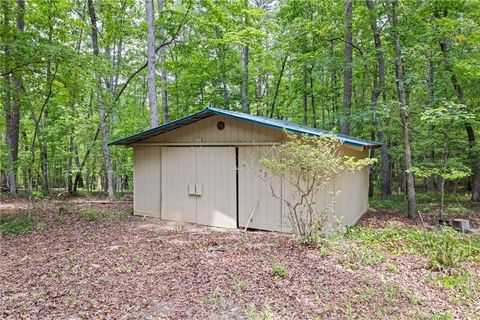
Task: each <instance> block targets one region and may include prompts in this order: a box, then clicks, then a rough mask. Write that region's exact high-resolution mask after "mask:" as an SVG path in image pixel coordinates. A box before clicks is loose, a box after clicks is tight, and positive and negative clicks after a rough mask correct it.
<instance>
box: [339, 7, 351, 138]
mask: <svg viewBox="0 0 480 320" xmlns="http://www.w3.org/2000/svg"><path fill="white" fill-rule="evenodd" d="M344 19H345V47H344V55H345V57H344V69H343V122H342V133H343V134H350V117H351V108H352V60H353V47H352V41H353V36H352V0H347V1H346V6H345V17H344Z"/></svg>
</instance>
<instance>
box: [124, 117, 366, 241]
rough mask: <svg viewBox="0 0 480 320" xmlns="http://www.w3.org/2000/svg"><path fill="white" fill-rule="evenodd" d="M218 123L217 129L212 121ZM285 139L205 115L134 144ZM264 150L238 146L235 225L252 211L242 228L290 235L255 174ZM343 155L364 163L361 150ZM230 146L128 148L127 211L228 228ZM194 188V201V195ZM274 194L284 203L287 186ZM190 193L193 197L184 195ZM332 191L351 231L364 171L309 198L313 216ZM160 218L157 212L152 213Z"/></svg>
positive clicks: (280, 208) (361, 205)
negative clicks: (130, 204) (130, 196)
mask: <svg viewBox="0 0 480 320" xmlns="http://www.w3.org/2000/svg"><path fill="white" fill-rule="evenodd" d="M218 121H223V122H225V129H224V130H218V129H217V122H218ZM284 139H285V134H284V132H282V131H281V130H277V129H272V128H267V127H264V126H258V125H255V124H252V123H249V122H245V121H239V120H235V119H231V118H228V117H224V116H212V117H209V118H206V119H203V120H199V121H197V122H195V123H192V124H190V125H187V126H184V127H181V128H178V129H175V130H173V131H170V132H168V133H164V134H161V135H158V136H156V137H152V138H149V139H147V140H144V141H142V143H173V144H175V143H182V144H188V143H192V144H193V143H196V144H198V143H205V144H208V143H216V144H225V145H232V146H235V145H236V144H237V145H238V144H240V143H272V142H274V143H277V142H281V141H283V140H284ZM268 148H270V147H268V146H262V147H259V146H244V145H243V146H242V145H239V146H238V162H239V168H238V197H239V199H238V206H239V207H238V214H239V216H238V221H239V226H240V227H244V226H246V225H247V221H248V219H249V216H250V214H251V212H252V210H253V209H254V208H255V206H256V205H257V203H258V207H257V209H256V210H255V213H254V215H253V217H252V219H251V221H250V224H249V227H250V228H256V229H263V230H272V231H282V232H291V226H290V223H289V218H288V209H287V207H286V206H285V205H284V204H282V201H281V200H279V199H277V198H275V197H273V196H272V194H271V190H270V188H269V186H268V185H266V184H265V182H263V181H262V180H261V179H259V178H258V175H259V174H261V166H260V164H259V162H258V161H259V159H260V158H261V157H262V154H264V152H265V151H266V150H268ZM342 148H343V150H344V154H345V155H348V156H354V157H357V158H365V157H368V150H363V151H362V150H358V148H357V149H355V148H351V147H349V146H348V145H344V146H343V147H342ZM235 185H236V184H235V148H234V147H206V146H204V147H193V146H188V147H159V146H141V143H140V144H138V145H136V146H135V147H134V208H135V213H136V214H141V215H150V216H155V217H160V216H161V217H162V219H165V220H173V221H183V222H193V223H199V224H205V225H212V226H221V227H229V228H234V227H236V212H237V210H236V193H237V190H236V189H235ZM199 188H201V191H202V192H201V193H202V194H201V195H199V194H195V193H196V190H197V191H198V189H199ZM274 189H275V190H276V191H277V192H278V194H280V195H282V196H283V197H284V198H285V199H288V198H290V197H291V192H292V191H293V190H292V188H291V187H290V186H288V185H286V184H285V182H283V183H282V181H281V180H280V179H279V178H277V179H276V180H275V182H274ZM192 190H193V191H192ZM335 191H340V194H339V195H338V197H337V199H336V205H335V216H332V217H330V219H329V220H330V223H333V222H334V220H337V219H340V221H342V223H343V224H345V225H353V224H354V223H355V222H356V221H357V220H358V219H359V217H361V215H362V214H363V213H364V212H365V211H366V210H367V208H368V195H367V194H368V168H365V169H363V170H361V171H360V172H357V173H354V174H348V175H342V176H340V177H337V178H336V179H334V181H332V182H331V183H330V184H329V185H328V187H327V188H326V189H325V190H321V191H320V192H318V194H317V195H315V199H316V206H317V209H318V210H325V209H326V208H327V207H328V206H329V204H330V202H331V201H332V198H331V195H330V194H331V193H333V192H335ZM160 213H161V214H160Z"/></svg>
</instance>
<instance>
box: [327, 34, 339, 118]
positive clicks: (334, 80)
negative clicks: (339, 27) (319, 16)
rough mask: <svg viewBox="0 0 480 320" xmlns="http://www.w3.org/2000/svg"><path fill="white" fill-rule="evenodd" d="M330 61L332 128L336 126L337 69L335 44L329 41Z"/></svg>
mask: <svg viewBox="0 0 480 320" xmlns="http://www.w3.org/2000/svg"><path fill="white" fill-rule="evenodd" d="M329 51H330V61H331V68H332V76H331V85H332V93H333V95H332V126H336V125H337V119H338V117H337V112H338V107H337V67H336V65H335V42H334V41H333V40H330V50H329Z"/></svg>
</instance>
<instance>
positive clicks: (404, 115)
mask: <svg viewBox="0 0 480 320" xmlns="http://www.w3.org/2000/svg"><path fill="white" fill-rule="evenodd" d="M396 6H397V2H396V1H393V2H392V12H391V15H390V21H391V24H392V26H393V27H394V28H395V27H396V26H397V24H398V21H397V12H396ZM394 46H395V55H396V57H395V74H396V78H397V91H398V97H399V100H400V120H401V123H402V130H403V153H404V156H405V172H406V180H407V181H406V182H407V201H408V217H409V218H411V219H415V218H416V215H417V203H416V200H415V181H414V177H413V173H412V172H411V168H412V153H411V150H410V106H409V105H408V103H407V98H406V92H405V84H404V80H403V79H404V76H405V75H404V71H403V61H402V46H401V43H400V36H399V34H398V32H397V31H395V33H394Z"/></svg>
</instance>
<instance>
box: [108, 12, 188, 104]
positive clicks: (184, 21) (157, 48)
mask: <svg viewBox="0 0 480 320" xmlns="http://www.w3.org/2000/svg"><path fill="white" fill-rule="evenodd" d="M190 10H191V4H190V5H189V6H188V8H187V11H186V12H185V14H184V16H183V18H182V22H181V23H180V25H179V26H178V28H177V31H176V32H175V33H174V35H173V36H172V37H171V38H170V40H168V41H163V42H162V43H161V44H160V45H158V47H156V48H155V52H158V51H159V50H160V49H161V48H163V47H166V46H168V45H170V44H171V43H173V42H174V41H175V40H176V38H177V37H178V35H179V34H180V31H182V28H183V26H184V25H185V23H186V20H187V16H188V14H189V13H190ZM146 67H147V62H145V63H144V64H143V65H141V66H140V67H139V68H138V69H137V70H135V72H133V73H132V74H131V75H130V76H129V77H128V78H127V81H126V82H125V83H124V84H123V85H122V88H121V89H120V90H119V91H118V93H117V95H116V96H115V99H114V102H115V103H116V102H117V101H118V99H120V96H121V95H122V94H123V92H124V91H125V89H126V88H127V86H128V84H129V83H130V81H132V80H133V78H135V76H136V75H137V74H139V73H140V72H141V71H142V70H143V69H145V68H146Z"/></svg>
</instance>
